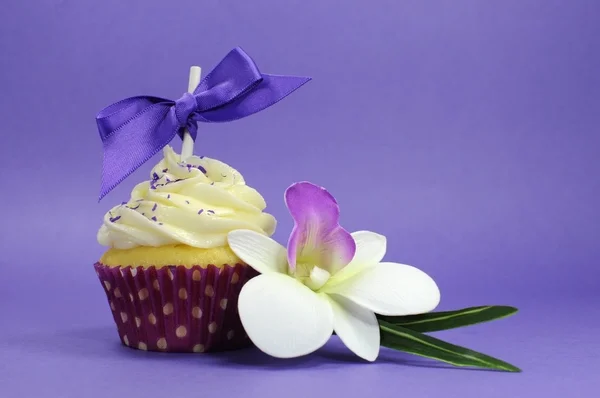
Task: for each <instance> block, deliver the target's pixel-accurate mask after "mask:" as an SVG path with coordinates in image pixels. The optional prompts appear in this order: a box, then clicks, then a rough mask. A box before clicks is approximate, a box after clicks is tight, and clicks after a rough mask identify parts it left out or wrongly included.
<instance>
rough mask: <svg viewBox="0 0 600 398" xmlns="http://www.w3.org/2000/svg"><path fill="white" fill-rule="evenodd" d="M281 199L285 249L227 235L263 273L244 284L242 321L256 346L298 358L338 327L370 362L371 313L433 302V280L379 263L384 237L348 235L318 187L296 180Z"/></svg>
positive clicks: (421, 308)
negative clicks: (290, 223)
mask: <svg viewBox="0 0 600 398" xmlns="http://www.w3.org/2000/svg"><path fill="white" fill-rule="evenodd" d="M286 203H287V205H288V208H289V209H290V212H291V214H292V216H293V217H294V220H295V227H294V230H293V231H292V234H291V236H290V240H289V243H288V249H287V250H286V249H285V248H284V247H283V246H281V245H280V244H279V243H277V242H275V241H274V240H272V239H271V238H269V237H266V236H264V235H261V234H259V233H257V232H254V231H250V230H237V231H233V232H230V233H229V236H228V241H229V245H230V247H231V249H232V250H233V251H234V252H235V253H236V254H237V255H238V256H239V257H240V258H241V259H242V260H243V261H244V262H246V263H247V264H249V265H250V266H252V267H253V268H254V269H255V270H256V271H258V272H259V273H260V274H261V275H259V276H257V277H255V278H253V279H251V280H250V281H249V282H247V283H246V284H245V285H244V287H243V288H242V291H241V293H240V297H239V301H238V308H239V313H240V318H241V321H242V324H243V326H244V328H245V330H246V332H247V333H248V335H249V337H250V339H251V340H252V341H253V343H254V344H255V345H256V346H257V347H258V348H259V349H261V350H262V351H264V352H265V353H267V354H269V355H271V356H274V357H279V358H290V357H298V356H302V355H306V354H310V353H311V352H313V351H315V350H317V349H319V348H320V347H322V346H323V345H324V344H325V343H326V342H327V340H328V339H329V338H330V337H331V335H332V332H333V331H335V332H336V334H337V335H338V336H339V338H340V339H341V340H342V341H343V342H344V344H345V345H346V346H347V347H348V348H349V349H350V350H352V351H353V352H354V353H355V354H356V355H358V356H359V357H361V358H364V359H366V360H368V361H374V360H375V359H376V358H377V356H378V354H379V346H380V340H379V326H378V323H377V319H376V317H375V313H377V314H381V315H392V316H399V315H411V314H419V313H424V312H428V311H431V310H433V309H434V308H435V307H436V306H437V304H438V303H439V300H440V292H439V289H438V287H437V285H436V284H435V282H434V281H433V279H431V277H429V276H428V275H427V274H425V273H424V272H422V271H420V270H419V269H417V268H414V267H411V266H409V265H404V264H396V263H390V262H381V260H382V259H383V256H384V255H385V251H386V239H385V237H384V236H382V235H379V234H376V233H373V232H368V231H361V232H355V233H353V234H348V233H347V232H346V231H345V230H344V229H343V228H341V227H340V226H339V224H338V220H339V208H338V206H337V203H336V202H335V199H334V198H333V197H332V196H331V195H330V194H329V193H328V192H327V191H325V190H324V189H323V188H320V187H317V186H315V185H312V184H310V183H298V184H294V185H292V186H291V187H290V188H288V190H287V191H286Z"/></svg>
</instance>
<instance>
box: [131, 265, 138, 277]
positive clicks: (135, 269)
mask: <svg viewBox="0 0 600 398" xmlns="http://www.w3.org/2000/svg"><path fill="white" fill-rule="evenodd" d="M131 275H132V276H136V275H137V268H133V267H131Z"/></svg>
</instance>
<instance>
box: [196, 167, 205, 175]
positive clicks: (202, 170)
mask: <svg viewBox="0 0 600 398" xmlns="http://www.w3.org/2000/svg"><path fill="white" fill-rule="evenodd" d="M197 167H198V170H200V171H201V172H203V173H204V174H206V169H205V168H204V167H202V166H197Z"/></svg>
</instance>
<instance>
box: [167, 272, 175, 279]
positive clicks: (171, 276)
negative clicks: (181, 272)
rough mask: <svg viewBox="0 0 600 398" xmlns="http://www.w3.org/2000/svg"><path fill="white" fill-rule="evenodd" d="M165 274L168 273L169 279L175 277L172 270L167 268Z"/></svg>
mask: <svg viewBox="0 0 600 398" xmlns="http://www.w3.org/2000/svg"><path fill="white" fill-rule="evenodd" d="M167 274H169V279H171V280H173V279H175V275H173V272H172V271H171V270H168V271H167Z"/></svg>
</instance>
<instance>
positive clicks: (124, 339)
mask: <svg viewBox="0 0 600 398" xmlns="http://www.w3.org/2000/svg"><path fill="white" fill-rule="evenodd" d="M123 343H124V344H125V345H126V346H129V339H128V338H127V335H125V336H123Z"/></svg>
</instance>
